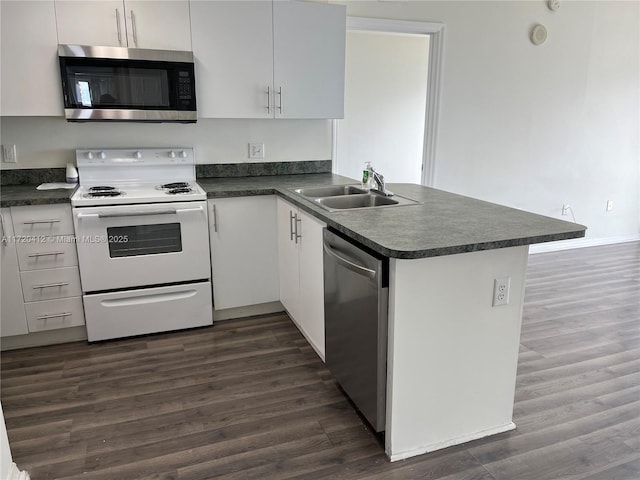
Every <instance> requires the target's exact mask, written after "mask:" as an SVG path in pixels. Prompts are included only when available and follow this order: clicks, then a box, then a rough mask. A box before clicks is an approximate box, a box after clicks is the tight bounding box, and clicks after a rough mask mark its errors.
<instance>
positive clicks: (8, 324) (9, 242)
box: [0, 208, 29, 337]
mask: <svg viewBox="0 0 640 480" xmlns="http://www.w3.org/2000/svg"><path fill="white" fill-rule="evenodd" d="M0 220H1V222H0V225H1V226H2V238H1V241H0V261H1V264H0V273H1V274H2V278H1V279H0V289H2V292H0V297H2V302H1V307H0V335H1V336H3V337H9V336H12V335H24V334H25V333H29V328H28V327H27V318H26V316H25V312H24V303H23V301H22V287H21V286H20V270H19V269H18V254H17V249H16V243H15V241H14V239H15V237H14V234H13V224H12V221H11V210H9V209H8V208H3V209H1V210H0Z"/></svg>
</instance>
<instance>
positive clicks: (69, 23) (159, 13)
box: [55, 0, 191, 50]
mask: <svg viewBox="0 0 640 480" xmlns="http://www.w3.org/2000/svg"><path fill="white" fill-rule="evenodd" d="M55 3H56V18H57V23H58V43H61V44H74V45H93V46H111V47H129V48H153V49H160V50H191V24H190V14H189V1H188V0H172V1H162V0H147V1H140V0H138V1H136V0H125V1H122V0H101V1H95V0H56V2H55Z"/></svg>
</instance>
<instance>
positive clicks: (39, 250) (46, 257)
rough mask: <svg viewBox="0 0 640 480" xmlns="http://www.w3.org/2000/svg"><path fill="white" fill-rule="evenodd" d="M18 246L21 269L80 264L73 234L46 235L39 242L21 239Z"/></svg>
mask: <svg viewBox="0 0 640 480" xmlns="http://www.w3.org/2000/svg"><path fill="white" fill-rule="evenodd" d="M16 246H17V248H18V264H19V265H20V270H21V271H24V270H39V269H42V268H57V267H73V266H77V265H78V254H77V253H76V244H75V242H74V237H73V236H60V237H46V238H45V239H44V241H38V242H24V241H20V242H18V243H17V245H16Z"/></svg>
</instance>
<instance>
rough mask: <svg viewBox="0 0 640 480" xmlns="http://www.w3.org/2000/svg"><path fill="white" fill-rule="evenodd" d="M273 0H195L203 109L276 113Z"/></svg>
mask: <svg viewBox="0 0 640 480" xmlns="http://www.w3.org/2000/svg"><path fill="white" fill-rule="evenodd" d="M271 11H272V7H271V2H265V1H255V2H238V1H230V2H218V1H216V2H203V1H192V2H191V12H192V21H191V25H192V30H193V52H194V56H195V57H196V75H197V81H196V89H197V93H196V95H197V96H196V98H197V99H198V115H199V116H200V117H208V118H271V117H273V112H274V110H273V104H272V102H273V97H272V96H271V92H272V86H271V84H272V82H273V46H272V36H273V30H272V23H271Z"/></svg>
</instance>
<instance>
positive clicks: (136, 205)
mask: <svg viewBox="0 0 640 480" xmlns="http://www.w3.org/2000/svg"><path fill="white" fill-rule="evenodd" d="M76 160H77V164H78V171H79V176H80V185H79V186H78V189H77V190H76V192H75V193H74V194H73V196H72V197H71V205H72V207H73V221H74V225H75V229H76V246H77V250H78V264H79V267H80V277H81V280H82V282H81V283H82V290H83V297H82V298H83V301H84V308H85V319H86V324H87V336H88V338H89V341H96V340H105V339H110V338H120V337H128V336H133V335H141V334H147V333H154V332H163V331H168V330H178V329H183V328H191V327H198V326H204V325H211V324H212V318H213V313H212V310H213V308H212V307H213V305H212V296H211V265H210V256H209V228H208V220H207V202H206V198H207V195H206V192H205V191H204V190H203V189H202V187H200V185H198V183H197V182H196V181H195V180H196V176H195V158H194V154H193V149H189V148H180V149H109V150H77V151H76Z"/></svg>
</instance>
